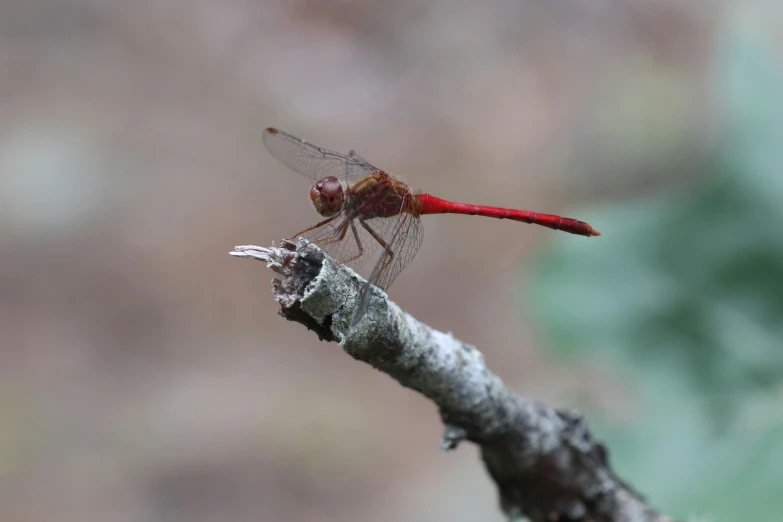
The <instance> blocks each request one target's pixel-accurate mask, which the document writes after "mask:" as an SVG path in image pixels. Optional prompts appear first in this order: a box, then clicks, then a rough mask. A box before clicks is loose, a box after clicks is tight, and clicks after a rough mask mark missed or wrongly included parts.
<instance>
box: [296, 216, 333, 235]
mask: <svg viewBox="0 0 783 522" xmlns="http://www.w3.org/2000/svg"><path fill="white" fill-rule="evenodd" d="M338 216H339V214H338ZM336 217H337V216H332V217H330V218H329V219H324V220H323V221H321V222H320V223H316V224H315V225H313V226H311V227H310V228H306V229H304V230H302V231H301V232H299V233H298V234H294V235H293V237H290V238H288V241H291V240H293V239H296V238H298V237H299V236H301V235H302V234H306V233H308V232H310V231H311V230H315V229H316V228H321V227H322V226H324V225H328V224H329V223H331V222H332V221H334V219H335V218H336Z"/></svg>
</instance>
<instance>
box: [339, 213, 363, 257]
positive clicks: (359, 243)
mask: <svg viewBox="0 0 783 522" xmlns="http://www.w3.org/2000/svg"><path fill="white" fill-rule="evenodd" d="M350 223H351V231H352V232H353V237H354V239H355V240H356V245H357V246H358V247H359V253H358V254H356V255H355V256H353V257H349V258H348V259H345V260H343V261H340V264H341V265H345V264H347V263H350V262H351V261H355V260H356V259H359V258H360V257H362V256H363V255H364V248H363V247H362V241H361V240H360V239H359V233H358V232H357V231H356V225H354V223H353V220H351V222H350Z"/></svg>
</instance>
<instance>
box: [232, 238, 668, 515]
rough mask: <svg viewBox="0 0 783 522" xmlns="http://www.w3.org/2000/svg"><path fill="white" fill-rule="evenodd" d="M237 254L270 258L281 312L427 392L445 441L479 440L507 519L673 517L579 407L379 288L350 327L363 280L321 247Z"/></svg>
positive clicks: (286, 246) (445, 444)
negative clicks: (530, 388) (522, 381)
mask: <svg viewBox="0 0 783 522" xmlns="http://www.w3.org/2000/svg"><path fill="white" fill-rule="evenodd" d="M231 254H232V255H235V256H239V257H247V258H254V259H258V260H261V261H265V262H266V263H267V266H268V267H269V268H271V269H272V270H273V271H275V272H277V273H278V274H280V275H282V276H284V278H283V279H282V280H278V279H275V280H274V281H273V284H272V286H273V291H274V294H275V296H276V299H277V301H278V302H279V303H280V305H281V309H280V311H279V313H280V315H282V316H283V317H286V318H288V319H289V320H292V321H296V322H299V323H302V324H304V325H305V326H307V327H308V328H309V329H311V330H313V331H314V332H315V333H316V334H317V335H318V337H319V338H320V339H321V340H327V341H337V342H339V343H340V345H341V346H342V347H343V349H344V350H345V351H346V352H347V353H348V354H349V355H351V356H353V357H354V358H356V359H359V360H361V361H364V362H366V363H368V364H370V365H372V366H373V367H375V368H377V369H378V370H381V371H382V372H384V373H387V374H388V375H390V376H391V377H392V378H394V379H396V380H397V381H398V382H399V383H400V384H402V385H403V386H406V387H408V388H411V389H413V390H416V391H418V392H419V393H421V394H423V395H425V396H426V397H428V398H429V399H431V400H432V401H433V402H434V403H435V404H436V405H437V406H438V409H439V411H440V416H441V418H442V420H443V423H444V424H445V427H446V429H445V433H444V435H443V439H442V441H441V447H442V448H443V449H444V450H451V449H454V448H456V447H457V446H458V445H459V443H460V442H462V441H463V440H468V441H471V442H474V443H476V444H478V445H479V447H480V448H481V455H482V458H483V460H484V464H485V465H486V467H487V470H488V471H489V474H490V476H491V477H492V479H493V480H494V481H495V483H496V484H497V487H498V490H499V494H500V502H501V506H502V508H503V511H504V512H505V513H506V514H507V515H508V517H509V519H513V518H518V517H521V516H525V517H527V518H529V519H530V520H531V521H533V522H553V521H571V522H576V521H580V522H588V521H591V522H665V521H670V519H668V518H666V517H664V516H663V515H661V514H659V513H658V512H657V511H656V510H655V509H653V508H652V507H650V506H649V505H647V503H646V502H645V500H644V499H643V498H642V496H641V495H640V494H638V493H637V492H636V491H634V490H633V488H632V487H631V486H630V485H629V484H627V483H625V482H623V481H622V480H621V479H619V478H618V477H617V475H615V473H614V472H613V471H612V469H611V467H610V465H609V458H608V452H607V449H606V447H605V446H604V445H603V444H601V443H600V442H597V441H594V440H593V439H592V437H591V435H590V432H589V430H588V428H587V424H586V423H585V421H584V419H583V417H582V415H581V414H580V413H579V412H577V411H575V410H553V409H551V408H549V407H547V406H545V405H544V404H542V403H541V402H539V401H536V400H533V399H526V398H520V397H518V396H516V395H515V394H514V393H513V392H512V391H511V390H509V389H508V388H506V386H505V385H504V384H503V382H502V381H501V380H500V379H499V378H498V377H497V376H496V375H494V374H493V373H492V372H490V371H489V370H488V369H487V367H486V366H485V365H484V358H483V356H482V355H481V353H480V352H479V351H478V350H477V349H476V348H474V347H473V346H470V345H467V344H465V343H463V342H461V341H459V340H457V339H455V338H454V337H453V336H452V335H451V334H446V333H442V332H439V331H437V330H433V329H432V328H430V327H429V326H427V325H425V324H423V323H421V322H419V321H417V320H416V319H414V318H413V317H411V316H410V315H408V314H407V313H405V312H403V311H402V310H401V309H400V308H399V307H397V305H395V304H394V303H392V302H391V301H389V299H388V297H387V296H386V294H385V293H384V292H383V291H381V290H379V289H378V288H376V287H372V288H371V292H372V295H371V296H370V297H369V299H370V301H369V306H368V307H367V311H366V313H365V314H364V315H363V317H362V318H361V320H360V321H359V322H358V324H356V325H355V327H354V329H353V330H352V331H350V332H349V331H348V328H349V325H350V323H351V318H352V316H353V312H354V309H355V306H356V304H357V300H358V295H359V292H360V290H361V288H362V286H363V284H364V280H363V279H362V278H361V277H359V276H358V275H357V274H356V273H354V272H352V271H351V270H349V269H347V268H345V267H343V266H339V265H336V264H335V262H334V261H333V260H332V259H331V258H329V257H327V256H325V255H324V253H323V252H322V251H321V250H320V249H319V248H317V247H316V246H314V245H312V244H310V243H308V242H306V241H304V240H300V241H299V242H298V243H296V244H294V243H291V242H287V241H284V242H283V244H282V245H281V246H280V247H274V246H273V247H271V248H264V247H256V246H243V247H236V249H235V251H234V252H231Z"/></svg>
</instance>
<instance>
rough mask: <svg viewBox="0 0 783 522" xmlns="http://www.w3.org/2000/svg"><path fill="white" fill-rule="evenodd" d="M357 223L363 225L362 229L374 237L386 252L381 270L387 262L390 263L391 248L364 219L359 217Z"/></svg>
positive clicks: (391, 256)
mask: <svg viewBox="0 0 783 522" xmlns="http://www.w3.org/2000/svg"><path fill="white" fill-rule="evenodd" d="M359 223H361V225H362V226H363V227H364V229H365V230H366V231H367V232H369V233H370V235H371V236H372V237H373V239H375V240H376V241H377V242H378V243H380V244H381V246H382V247H383V249H384V250H385V251H386V253H387V254H388V258H387V259H385V260H384V262H383V267H382V268H381V270H383V269H384V268H386V266H388V264H389V263H391V261H392V258H393V257H394V252H392V250H391V248H389V247H388V244H387V243H386V241H384V239H383V238H382V237H381V235H380V234H378V232H376V231H375V230H373V229H372V227H371V226H370V225H368V224H367V222H366V221H364V220H362V219H360V220H359Z"/></svg>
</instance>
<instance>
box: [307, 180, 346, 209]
mask: <svg viewBox="0 0 783 522" xmlns="http://www.w3.org/2000/svg"><path fill="white" fill-rule="evenodd" d="M343 199H344V193H343V186H342V184H341V183H340V180H338V179H337V178H335V177H334V176H329V177H326V178H324V179H322V180H319V181H317V182H316V183H315V185H313V188H311V189H310V200H311V201H312V202H313V206H314V207H315V210H316V211H317V212H318V213H319V214H321V215H322V216H324V217H329V216H333V215H335V214H337V213H338V212H340V210H342V208H343Z"/></svg>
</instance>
